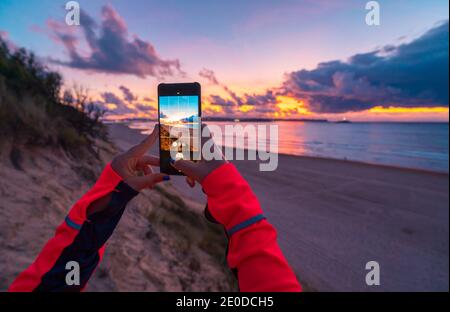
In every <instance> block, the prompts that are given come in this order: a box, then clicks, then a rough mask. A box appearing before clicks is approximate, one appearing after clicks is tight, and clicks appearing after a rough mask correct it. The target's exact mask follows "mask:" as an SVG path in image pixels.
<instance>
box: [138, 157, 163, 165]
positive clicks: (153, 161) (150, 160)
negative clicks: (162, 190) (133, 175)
mask: <svg viewBox="0 0 450 312" xmlns="http://www.w3.org/2000/svg"><path fill="white" fill-rule="evenodd" d="M148 165H150V166H155V167H158V166H159V157H157V156H152V155H144V156H141V157H139V158H138V161H137V164H136V166H137V167H139V168H144V167H145V166H148Z"/></svg>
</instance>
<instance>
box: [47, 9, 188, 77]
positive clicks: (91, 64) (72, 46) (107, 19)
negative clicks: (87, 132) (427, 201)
mask: <svg viewBox="0 0 450 312" xmlns="http://www.w3.org/2000/svg"><path fill="white" fill-rule="evenodd" d="M48 26H49V28H50V30H51V31H52V37H53V38H54V39H56V40H57V42H60V43H62V44H63V45H64V47H65V49H66V50H67V52H68V55H69V60H68V61H62V60H52V61H53V62H56V63H59V64H62V65H65V66H68V67H72V68H78V69H86V70H92V71H96V72H103V73H113V74H131V75H136V76H138V77H141V78H145V77H147V76H153V77H157V78H163V77H166V76H174V75H176V74H183V72H182V70H181V68H180V62H179V60H177V59H175V60H165V59H162V58H161V57H160V56H159V55H158V53H157V52H156V49H155V48H154V46H153V45H152V44H151V43H149V42H147V41H144V40H142V39H140V38H139V37H137V36H133V37H132V38H130V34H129V32H128V28H127V25H126V23H125V21H124V20H123V19H122V18H121V17H120V15H119V14H118V13H117V12H116V11H115V10H114V9H113V8H112V7H111V6H110V5H106V6H104V7H103V8H102V21H101V24H100V25H98V24H97V23H96V21H95V20H94V19H93V18H92V17H90V16H89V15H88V14H87V13H86V12H84V11H82V14H81V29H82V30H83V35H84V39H85V41H86V44H87V46H88V48H89V55H88V56H82V55H81V54H80V53H79V42H78V39H77V37H76V36H75V33H74V31H73V30H72V29H73V28H71V27H68V26H66V25H62V24H59V23H56V22H54V21H50V22H49V23H48Z"/></svg>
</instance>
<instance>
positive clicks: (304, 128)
mask: <svg viewBox="0 0 450 312" xmlns="http://www.w3.org/2000/svg"><path fill="white" fill-rule="evenodd" d="M208 124H214V125H219V126H220V127H222V128H223V127H224V125H225V123H224V122H209V123H208ZM241 124H242V125H243V126H245V125H246V123H241ZM249 124H253V125H255V123H249ZM263 124H267V125H269V124H272V125H273V124H276V125H278V132H279V135H278V151H279V153H282V154H290V155H306V156H320V157H326V158H338V159H348V160H355V161H362V162H369V163H376V164H386V165H394V166H401V167H408V168H419V169H427V170H433V171H443V172H448V171H449V127H448V124H443V123H436V124H433V123H350V124H336V123H308V122H286V121H284V122H283V121H282V122H275V123H263ZM153 125H154V123H153V122H145V123H143V122H134V123H131V125H130V126H131V127H133V128H138V129H152V128H153Z"/></svg>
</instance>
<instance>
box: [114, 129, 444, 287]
mask: <svg viewBox="0 0 450 312" xmlns="http://www.w3.org/2000/svg"><path fill="white" fill-rule="evenodd" d="M109 130H110V136H111V139H112V140H113V142H114V143H116V145H117V146H119V147H120V148H121V149H127V148H128V147H130V146H131V145H133V144H135V143H137V142H139V141H140V140H141V139H142V138H143V135H142V134H140V133H139V132H138V131H137V130H132V129H129V128H127V127H126V126H124V125H121V124H114V125H110V126H109ZM152 152H153V153H157V147H156V148H155V150H154V151H152ZM234 163H235V165H236V167H237V168H238V169H239V170H240V172H241V173H242V175H243V176H244V177H245V178H246V179H247V181H248V182H249V183H250V185H251V186H252V188H253V190H254V192H255V193H256V195H257V196H258V198H259V200H260V202H261V205H262V208H263V210H264V212H265V214H266V215H267V217H268V220H269V221H270V222H271V223H272V224H273V225H274V226H275V227H276V228H277V230H278V234H279V237H278V239H279V242H280V245H281V248H282V250H283V252H284V254H285V255H286V257H287V258H288V260H289V263H290V264H291V266H292V267H293V269H294V270H295V272H296V274H297V275H298V277H299V279H300V281H301V282H302V284H303V286H304V288H305V289H306V290H309V291H431V290H434V291H448V289H449V208H448V206H449V196H448V194H449V192H448V189H449V176H448V174H445V173H442V174H441V173H433V172H426V171H419V170H412V169H411V170H409V169H402V168H394V167H387V166H378V165H370V164H363V163H355V162H348V161H340V160H331V159H320V158H312V157H298V156H288V155H280V156H279V166H278V168H277V170H276V171H274V172H260V171H259V170H258V163H257V162H255V161H235V162H234ZM172 183H173V185H174V186H175V187H176V188H177V189H178V191H179V193H181V194H182V195H183V197H184V198H189V199H190V200H192V201H196V202H198V203H200V204H204V203H205V202H206V199H205V197H204V195H203V193H202V192H201V189H200V187H199V186H196V187H195V188H194V189H190V188H189V187H188V186H187V185H186V184H185V182H184V178H183V177H174V179H173V182H172ZM369 261H377V262H378V263H379V264H380V271H381V285H380V286H372V287H369V286H367V285H366V283H365V276H366V273H367V272H368V271H366V270H365V265H366V263H367V262H369Z"/></svg>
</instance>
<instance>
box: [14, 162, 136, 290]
mask: <svg viewBox="0 0 450 312" xmlns="http://www.w3.org/2000/svg"><path fill="white" fill-rule="evenodd" d="M136 195H137V192H136V191H135V190H133V189H132V188H131V187H130V186H128V185H127V184H126V183H125V182H123V181H122V178H121V177H120V176H119V175H118V174H117V173H116V172H115V171H114V170H113V169H112V168H111V165H110V164H108V165H107V166H106V167H105V169H104V170H103V172H102V174H101V176H100V177H99V179H98V180H97V182H96V183H95V185H94V186H93V188H92V189H91V190H90V191H88V192H87V193H86V194H85V195H84V196H83V197H82V198H81V199H80V200H79V201H78V202H77V203H76V204H75V205H74V206H73V207H72V208H71V209H70V211H69V213H68V215H67V216H66V218H65V220H64V222H63V223H61V224H60V225H59V227H58V228H57V229H56V233H55V235H54V236H53V238H51V239H50V240H49V241H48V242H47V243H46V245H45V246H44V248H43V249H42V251H41V253H40V254H39V255H38V256H37V258H36V259H35V261H34V262H33V263H32V264H31V265H30V266H29V267H28V268H27V269H26V270H25V271H23V272H22V273H21V274H20V275H19V276H18V277H17V278H16V280H15V281H14V282H13V283H12V284H11V286H10V288H9V291H21V292H25V291H81V290H83V288H84V287H85V286H86V284H87V282H88V280H89V278H90V277H91V275H92V273H93V272H94V270H95V268H96V267H97V265H98V264H99V262H100V260H101V258H102V255H103V252H104V245H105V243H106V241H107V240H108V238H109V237H110V236H111V234H112V232H113V231H114V228H115V227H116V225H117V223H118V222H119V220H120V218H121V216H122V213H123V211H124V209H125V206H126V204H127V203H128V201H130V200H131V199H132V198H133V197H134V196H136ZM105 197H107V201H106V208H105V209H103V210H101V211H99V212H95V213H93V214H91V215H90V216H89V217H87V215H86V211H87V209H88V207H89V205H90V204H91V203H93V202H95V201H96V200H98V199H101V198H105ZM73 261H76V262H77V263H78V267H79V279H78V280H77V279H76V278H73V280H69V282H67V281H66V278H67V275H68V273H69V272H70V271H71V270H72V269H73V268H74V267H73ZM74 282H75V283H74ZM72 284H73V285H72ZM77 284H78V285H77Z"/></svg>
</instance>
